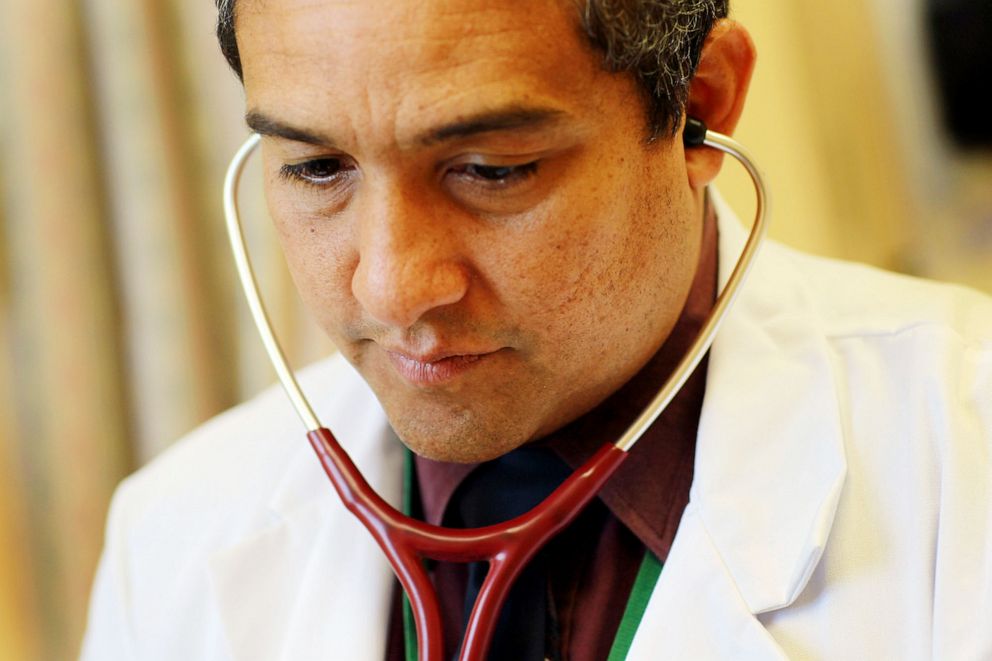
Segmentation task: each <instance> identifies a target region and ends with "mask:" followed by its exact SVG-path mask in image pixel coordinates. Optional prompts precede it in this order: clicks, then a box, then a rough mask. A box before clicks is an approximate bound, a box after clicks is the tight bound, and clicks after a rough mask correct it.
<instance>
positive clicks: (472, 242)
mask: <svg viewBox="0 0 992 661" xmlns="http://www.w3.org/2000/svg"><path fill="white" fill-rule="evenodd" d="M237 34H238V45H239V47H240V52H241V57H242V63H243V67H244V77H245V89H246V93H247V100H248V109H249V113H250V123H252V124H253V126H255V127H256V128H257V129H260V130H261V131H262V132H263V133H267V134H269V135H268V137H266V138H265V140H264V141H263V152H264V160H265V171H266V191H267V195H268V201H269V208H270V213H271V215H272V218H273V219H274V222H275V223H276V225H277V227H278V230H279V233H280V236H281V239H282V241H283V243H284V247H285V251H286V255H287V258H288V261H289V264H290V268H291V270H292V272H293V276H294V278H295V281H296V284H297V286H298V287H299V289H300V291H301V292H302V295H303V297H304V300H305V302H306V304H307V305H308V306H309V307H310V308H311V309H312V310H313V312H314V313H315V315H316V317H317V319H318V320H319V322H320V324H321V325H322V326H323V328H324V329H325V330H326V331H327V333H328V334H329V335H330V336H331V338H332V339H333V341H334V342H335V343H336V344H337V346H338V348H339V349H340V350H341V352H342V353H343V354H344V356H345V357H346V358H347V359H348V360H349V361H350V362H351V363H352V364H353V365H354V366H355V367H356V368H357V369H358V370H359V371H360V372H361V374H362V375H363V377H364V378H365V379H366V380H367V381H368V383H369V384H370V386H371V387H372V389H373V390H374V391H375V393H376V395H377V396H378V398H379V400H380V401H381V403H382V405H383V407H384V408H385V410H386V413H387V415H388V416H389V419H390V422H391V424H392V425H393V427H394V428H395V430H396V432H397V433H398V434H399V436H400V437H401V438H402V439H403V440H404V442H406V443H407V445H409V446H410V447H411V448H412V449H413V450H414V451H416V452H418V453H420V454H423V455H425V456H428V457H432V458H435V459H443V460H449V461H479V460H484V459H488V458H492V457H495V456H498V455H500V454H502V453H505V452H507V451H509V450H511V449H513V448H515V447H518V446H519V445H521V444H523V443H525V442H527V441H528V440H531V439H535V438H539V437H540V436H542V435H545V434H548V433H550V432H551V431H554V430H555V429H557V428H558V427H560V426H562V425H563V424H565V423H567V422H569V421H570V420H572V419H574V418H576V417H578V416H579V415H581V414H582V413H584V412H586V411H588V410H589V409H591V408H592V407H594V406H595V405H596V404H597V403H599V402H600V401H602V400H603V399H604V398H605V397H606V396H607V395H609V394H610V393H611V392H613V391H614V390H616V389H617V388H618V387H619V386H621V385H622V384H623V383H624V382H625V381H626V380H627V379H629V378H630V377H631V376H633V375H634V374H635V373H636V372H637V371H638V369H639V368H640V367H641V366H643V364H644V363H645V362H646V361H647V360H648V359H649V358H650V357H651V356H652V355H653V354H654V353H655V352H656V351H657V349H658V348H659V347H660V346H661V343H662V342H663V341H664V339H665V338H666V337H667V335H668V333H669V332H670V330H671V328H672V326H673V325H674V323H675V321H676V319H677V317H678V315H679V313H680V311H681V308H682V305H683V303H684V301H685V298H686V295H687V292H688V288H689V285H690V282H691V280H692V276H693V270H694V266H695V264H696V260H697V256H698V251H699V234H700V231H699V209H698V196H696V195H695V194H694V192H693V191H692V190H691V188H690V187H689V184H688V182H687V177H686V169H685V160H684V156H683V153H682V146H681V144H680V142H679V141H677V140H670V139H663V140H659V141H658V142H656V143H655V144H653V145H650V146H649V145H647V144H646V142H645V136H646V120H645V117H646V116H645V105H644V102H643V100H642V98H641V96H640V95H639V92H638V89H637V87H636V86H635V83H634V81H633V80H632V78H630V77H628V76H618V75H612V74H609V73H607V72H605V71H604V70H603V69H602V67H601V64H600V62H601V60H600V58H599V54H598V53H596V52H594V51H593V50H592V49H591V47H590V46H589V45H588V43H587V42H586V40H585V37H584V36H583V35H582V34H581V31H580V29H579V25H578V18H577V13H576V9H575V7H574V5H573V3H571V2H567V1H564V0H515V1H514V2H506V3H494V2H492V1H491V0H382V1H370V0H363V1H361V2H356V1H354V0H350V1H345V0H240V4H239V15H238V22H237ZM606 440H610V439H604V441H606Z"/></svg>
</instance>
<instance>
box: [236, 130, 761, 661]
mask: <svg viewBox="0 0 992 661" xmlns="http://www.w3.org/2000/svg"><path fill="white" fill-rule="evenodd" d="M260 140H261V137H260V136H259V135H257V134H253V135H251V136H250V137H249V138H248V139H247V140H246V141H245V143H244V144H243V145H242V146H241V148H240V149H238V152H237V153H236V154H235V155H234V158H233V159H232V160H231V164H230V166H229V167H228V170H227V176H226V178H225V181H224V214H225V216H226V218H227V231H228V236H229V238H230V241H231V249H232V250H233V252H234V261H235V263H236V264H237V269H238V275H239V277H240V280H241V286H242V288H243V289H244V294H245V297H246V298H247V300H248V307H249V308H250V309H251V314H252V318H253V319H254V321H255V325H256V327H257V328H258V332H259V334H260V335H261V338H262V343H263V344H264V345H265V350H266V352H267V353H268V355H269V360H270V361H271V362H272V365H273V367H275V370H276V373H277V374H278V376H279V381H280V382H281V383H282V386H283V388H284V389H285V391H286V394H287V395H289V399H290V400H291V401H292V404H293V407H294V408H295V409H296V412H297V413H298V414H299V416H300V418H301V419H302V420H303V424H304V425H305V426H306V428H307V438H308V439H309V441H310V445H311V446H312V447H313V449H314V451H315V452H316V453H317V457H318V458H319V459H320V463H321V465H322V466H323V468H324V472H326V473H327V476H328V477H329V478H330V480H331V483H332V484H333V485H334V489H335V490H336V491H337V493H338V496H339V497H340V498H341V502H342V503H343V504H344V506H345V507H346V508H347V509H348V510H349V511H350V512H351V513H352V514H353V515H354V516H356V517H357V518H358V520H359V521H361V522H362V524H363V525H364V526H365V527H366V528H367V529H368V531H369V532H370V533H371V534H372V537H373V538H375V541H376V542H377V543H378V544H379V547H380V548H381V549H382V551H383V553H385V555H386V558H387V559H388V560H389V564H390V565H392V568H393V571H394V572H395V574H396V576H397V578H398V579H399V581H400V584H401V585H402V586H403V590H404V591H405V592H406V595H407V597H408V599H409V603H410V605H411V607H412V610H413V619H414V622H415V626H416V637H417V649H418V650H419V651H418V658H419V659H420V661H441V659H442V654H443V643H444V632H443V631H442V627H441V614H440V610H439V607H438V600H437V594H436V593H435V591H434V589H433V587H432V585H431V581H430V578H429V577H428V574H427V570H426V569H425V567H424V562H423V561H424V560H425V559H432V560H440V561H447V562H478V561H487V562H489V571H488V573H487V574H486V578H485V581H484V582H483V584H482V587H481V589H480V591H479V596H478V598H477V600H476V602H475V606H474V607H473V608H472V612H471V614H470V616H469V619H468V623H467V625H466V628H465V636H464V639H463V641H462V647H461V652H460V654H459V657H458V658H459V660H460V661H481V660H482V659H483V658H485V653H486V650H487V649H488V648H489V641H490V639H491V637H492V632H493V627H494V626H495V624H496V620H497V617H498V615H499V611H500V607H501V606H502V604H503V601H504V599H505V597H506V594H507V592H508V591H509V588H510V586H511V585H512V584H513V581H514V579H515V578H516V576H517V575H518V574H519V572H520V571H521V569H523V567H524V566H525V565H526V564H527V562H528V561H529V560H530V558H531V557H532V556H533V555H534V554H535V553H536V552H537V551H538V550H539V549H540V548H541V547H542V546H544V544H545V543H546V542H547V541H548V540H549V539H550V538H551V537H553V536H554V535H556V534H557V533H558V532H560V531H561V530H562V529H564V528H565V527H566V526H567V525H568V524H569V523H571V521H572V520H573V519H574V518H575V517H576V516H577V515H578V514H579V512H580V511H581V510H582V508H583V507H584V506H585V505H586V504H587V503H588V502H589V501H590V500H592V498H593V497H594V496H595V495H596V494H597V493H598V491H599V489H600V487H601V486H602V485H603V484H604V483H605V482H606V481H607V480H608V479H609V478H610V476H611V475H613V473H614V472H615V471H616V470H617V468H618V467H619V466H620V464H622V463H623V461H624V460H625V459H626V458H627V453H628V451H629V450H630V449H631V448H632V447H633V445H634V443H636V442H637V440H638V439H639V438H640V437H641V434H643V433H644V432H645V431H646V430H647V429H648V428H649V427H650V426H651V424H652V423H653V422H654V421H655V419H656V418H657V417H658V416H659V415H660V414H661V412H662V411H663V410H664V409H665V407H666V406H667V405H668V403H669V402H670V401H671V400H672V399H673V398H674V397H675V395H676V394H677V393H678V391H679V389H681V388H682V386H683V385H684V384H685V382H686V381H687V380H688V379H689V376H690V375H691V374H692V372H693V370H694V369H695V368H696V366H697V365H698V364H699V361H700V360H702V357H703V355H704V354H705V353H706V351H707V350H708V349H709V348H710V345H711V344H712V343H713V339H714V338H715V336H716V333H717V330H718V329H719V327H720V325H721V323H722V322H723V320H724V319H725V318H726V316H727V312H728V310H729V309H730V306H731V304H732V303H733V301H734V300H735V299H736V297H737V295H738V293H739V292H740V289H741V285H742V284H743V282H744V278H745V276H746V275H747V273H748V271H749V270H750V268H751V265H752V264H753V263H754V258H755V256H756V254H757V250H758V245H759V244H760V241H761V239H762V237H763V236H764V233H765V217H766V208H767V201H766V192H765V185H764V181H763V179H762V177H761V174H760V173H759V172H758V170H757V168H756V167H755V165H754V163H753V161H752V159H751V157H750V156H749V154H748V152H747V150H746V149H744V147H742V146H741V145H740V144H738V143H737V142H736V141H735V140H733V139H732V138H729V137H727V136H725V135H721V134H719V133H714V132H713V131H708V130H707V129H706V126H705V125H704V124H703V123H702V122H700V121H698V120H695V119H692V118H690V119H688V120H687V121H686V125H685V128H684V130H683V141H684V143H685V146H686V147H687V148H693V147H700V146H707V147H712V148H714V149H718V150H720V151H722V152H725V153H727V154H730V155H731V156H733V157H734V158H736V159H737V160H738V161H739V162H740V163H741V164H742V165H743V166H744V168H745V169H746V170H747V172H748V174H749V175H750V176H751V180H752V181H753V182H754V189H755V194H756V195H757V205H756V211H755V219H754V224H753V225H752V227H751V232H750V235H749V237H748V239H747V242H746V243H745V245H744V249H743V250H742V251H741V255H740V257H739V258H738V260H737V264H736V266H735V267H734V270H733V272H732V273H731V274H730V277H729V278H728V280H727V283H726V285H725V286H724V287H723V290H722V291H721V292H720V295H719V296H718V297H717V299H716V301H715V303H714V304H713V308H712V310H711V311H710V314H709V316H708V317H707V319H706V321H705V322H704V324H703V326H702V328H701V329H700V331H699V334H698V336H697V337H696V339H695V340H694V341H693V343H692V345H691V346H690V348H689V351H688V352H687V353H686V355H685V356H684V357H683V358H682V360H681V361H680V362H679V364H678V365H677V366H676V368H675V370H674V371H673V372H672V374H671V376H669V378H668V380H667V381H666V382H665V384H664V385H663V386H662V388H661V390H660V391H659V392H658V394H657V395H656V396H655V398H654V399H653V400H652V401H651V403H650V404H649V405H648V406H647V408H646V409H645V410H644V411H643V412H642V413H641V415H640V417H638V418H637V420H635V421H634V422H633V424H631V425H630V427H628V428H627V430H626V431H625V432H624V433H623V435H622V436H621V437H620V439H619V440H617V441H616V442H615V443H607V444H605V445H603V447H602V448H600V449H599V450H598V451H597V452H596V453H595V454H594V455H593V456H592V457H590V458H589V460H588V461H586V462H585V463H584V464H583V465H582V466H580V467H579V468H577V469H576V470H575V471H574V472H573V473H572V475H571V476H570V477H569V478H568V479H566V480H565V482H563V483H562V484H561V486H559V487H558V488H557V489H556V490H555V491H554V492H553V493H552V494H551V495H549V496H548V497H547V498H546V499H545V500H544V502H542V503H541V504H539V505H538V506H536V507H535V508H534V509H532V510H531V511H530V512H527V513H526V514H523V515H521V516H519V517H517V518H515V519H511V520H509V521H506V522H504V523H501V524H498V525H494V526H486V527H483V528H469V529H451V528H444V527H441V526H434V525H429V524H427V523H424V522H422V521H417V520H416V519H413V518H410V517H409V516H406V515H404V514H402V513H401V512H399V511H398V510H396V509H395V508H394V507H392V506H391V505H390V504H389V503H387V502H386V501H385V500H383V499H382V498H381V497H380V496H379V494H377V493H376V492H375V491H374V490H373V489H372V487H370V486H369V484H368V482H366V481H365V478H364V477H363V476H362V474H361V473H360V472H359V470H358V468H357V467H356V466H355V464H354V462H352V460H351V458H350V457H349V456H348V454H347V453H346V452H345V451H344V449H343V448H342V447H341V445H340V444H339V443H338V441H337V440H336V439H335V438H334V435H333V434H332V433H331V432H330V430H328V429H327V428H326V427H324V426H323V425H321V423H320V421H319V420H318V419H317V416H316V415H315V414H314V412H313V409H312V407H311V406H310V403H309V402H308V401H307V399H306V397H305V396H304V395H303V392H302V391H301V390H300V387H299V384H297V382H296V378H295V377H294V376H293V372H292V371H291V370H290V369H289V366H288V365H287V364H286V359H285V356H284V355H283V352H282V348H281V347H280V346H279V342H278V341H277V340H276V337H275V334H274V333H273V331H272V327H271V325H270V324H269V320H268V315H267V314H266V312H265V306H264V305H263V303H262V299H261V297H260V295H259V292H258V285H257V283H256V280H255V275H254V273H253V271H252V267H251V260H250V259H249V257H248V251H247V248H246V246H245V242H244V236H243V233H242V229H241V221H240V218H239V213H238V199H237V189H238V184H239V182H240V180H241V174H242V171H243V170H244V166H245V163H246V161H247V160H248V157H249V156H250V155H251V153H252V152H253V151H254V150H255V148H256V147H257V146H258V144H259V141H260Z"/></svg>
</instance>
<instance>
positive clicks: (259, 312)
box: [224, 133, 321, 431]
mask: <svg viewBox="0 0 992 661" xmlns="http://www.w3.org/2000/svg"><path fill="white" fill-rule="evenodd" d="M260 140H261V137H260V136H259V135H258V134H256V133H253V134H252V135H251V136H249V138H248V139H247V140H245V143H244V144H243V145H241V148H240V149H238V152H237V153H236V154H235V155H234V158H233V159H231V164H230V165H229V166H228V168H227V176H225V177H224V217H225V219H226V220H227V238H228V239H229V240H230V242H231V252H233V253H234V263H235V265H236V266H237V268H238V278H239V279H240V280H241V288H242V289H243V290H244V293H245V298H246V299H247V300H248V308H249V309H250V310H251V318H252V319H253V320H254V322H255V327H256V328H257V329H258V334H259V335H260V336H261V338H262V344H263V345H265V352H266V353H267V354H269V361H270V362H271V363H272V366H273V367H274V368H275V370H276V374H277V375H278V376H279V382H280V383H282V387H283V389H284V390H285V391H286V394H287V395H288V396H289V400H290V402H292V404H293V408H294V409H296V413H297V414H298V415H299V416H300V419H301V420H302V421H303V424H304V425H305V426H306V428H307V431H314V430H315V429H320V427H321V424H320V421H319V420H318V419H317V416H316V414H314V412H313V408H312V407H311V406H310V402H309V401H307V398H306V396H305V395H304V394H303V391H302V390H300V385H299V384H298V383H297V382H296V377H295V376H294V375H293V371H292V370H291V369H289V365H288V364H287V363H286V356H285V354H283V352H282V347H281V346H279V340H277V339H276V336H275V333H273V332H272V324H271V323H270V322H269V315H268V314H267V313H266V311H265V304H264V303H262V297H261V295H260V294H259V293H258V281H257V280H256V279H255V272H254V270H253V269H252V267H251V258H249V257H248V249H247V247H246V246H245V237H244V231H243V230H242V228H241V216H240V214H239V213H238V184H239V183H240V182H241V173H242V172H244V168H245V162H246V161H247V160H248V157H249V156H250V155H251V153H252V152H253V151H254V150H255V148H256V147H258V143H259V141H260Z"/></svg>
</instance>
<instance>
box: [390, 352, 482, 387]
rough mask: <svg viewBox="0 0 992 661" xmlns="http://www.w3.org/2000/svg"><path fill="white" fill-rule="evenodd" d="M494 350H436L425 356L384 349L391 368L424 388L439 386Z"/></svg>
mask: <svg viewBox="0 0 992 661" xmlns="http://www.w3.org/2000/svg"><path fill="white" fill-rule="evenodd" d="M495 354H496V351H489V352H482V353H453V352H443V353H442V352H436V353H434V354H431V355H427V356H414V355H410V354H408V353H405V352H403V351H393V350H391V349H386V355H387V356H388V357H389V362H390V363H392V365H393V368H394V369H395V370H396V371H397V373H399V375H400V376H402V377H403V378H404V379H405V380H406V381H408V382H409V383H410V384H411V385H414V386H417V387H420V388H425V387H430V386H439V385H443V384H445V383H448V382H450V381H452V380H454V379H455V378H456V377H458V376H460V375H462V374H464V373H465V372H468V371H469V370H471V369H473V368H475V367H478V366H479V365H480V364H481V363H483V362H485V361H486V360H487V359H489V358H491V357H492V356H493V355H495Z"/></svg>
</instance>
